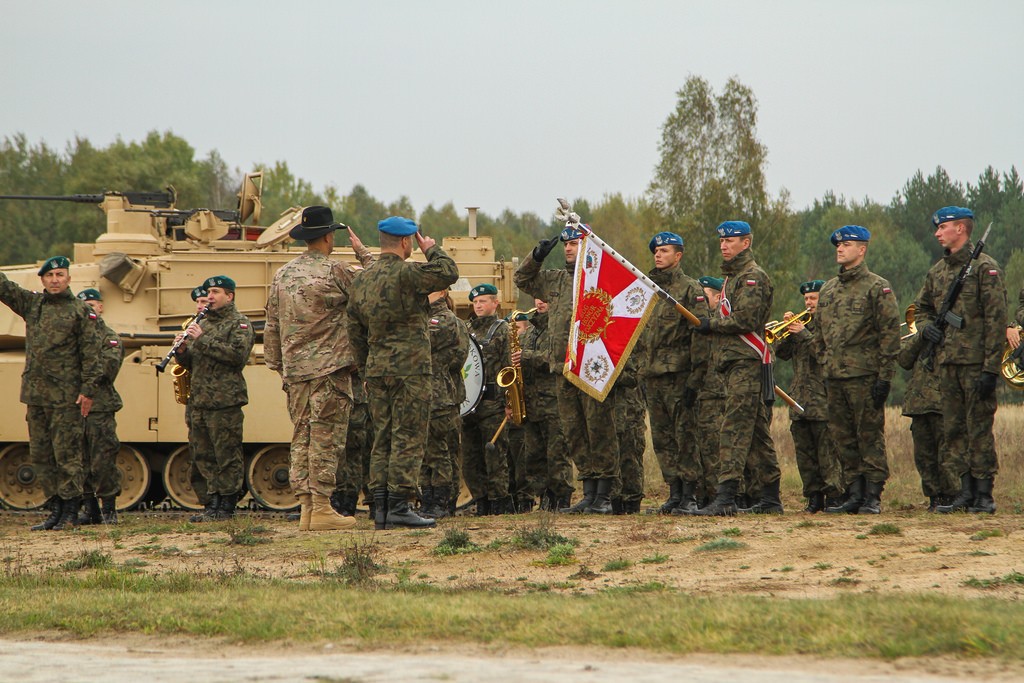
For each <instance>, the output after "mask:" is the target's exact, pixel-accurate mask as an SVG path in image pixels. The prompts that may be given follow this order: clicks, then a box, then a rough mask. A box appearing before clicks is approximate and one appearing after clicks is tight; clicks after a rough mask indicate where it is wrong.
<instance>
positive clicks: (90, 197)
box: [0, 188, 176, 209]
mask: <svg viewBox="0 0 1024 683" xmlns="http://www.w3.org/2000/svg"><path fill="white" fill-rule="evenodd" d="M108 195H113V196H115V197H124V198H125V199H127V200H128V203H129V204H133V205H136V206H151V207H154V208H159V209H168V208H171V207H173V206H174V202H175V199H176V196H175V192H174V189H173V188H167V191H166V192H106V193H100V194H65V195H52V194H51V195H41V194H0V199H24V200H28V201H34V202H75V203H76V204H102V203H103V200H104V199H106V197H107V196H108Z"/></svg>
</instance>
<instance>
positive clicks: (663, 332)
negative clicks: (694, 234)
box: [634, 232, 707, 514]
mask: <svg viewBox="0 0 1024 683" xmlns="http://www.w3.org/2000/svg"><path fill="white" fill-rule="evenodd" d="M647 247H648V248H649V249H650V250H651V253H652V254H653V255H654V269H653V270H651V271H650V272H649V273H648V275H649V276H650V278H651V280H652V281H654V283H655V284H657V285H658V286H659V287H661V288H662V289H664V290H665V291H666V292H668V293H669V294H671V295H672V298H674V299H675V300H676V301H678V302H679V303H681V304H682V305H683V306H686V307H687V308H689V309H695V310H696V311H697V315H702V314H704V312H705V311H704V310H702V309H706V303H705V301H704V290H703V288H702V287H701V286H700V284H699V283H698V282H697V281H696V280H694V279H693V278H692V277H689V276H688V275H687V274H686V273H685V272H683V268H682V265H681V263H682V259H683V250H684V244H683V238H682V237H680V236H679V235H677V234H676V233H674V232H659V233H658V234H657V235H655V236H654V237H652V238H651V241H650V243H649V244H648V245H647ZM644 335H645V337H646V339H645V343H646V346H647V358H646V362H644V363H643V369H642V372H643V379H644V385H645V387H646V389H647V395H648V397H649V399H650V401H649V411H650V416H651V440H652V441H653V443H654V454H655V455H656V456H657V457H658V465H659V466H660V467H661V476H662V478H663V479H664V480H665V483H666V484H668V485H669V497H668V500H666V501H665V502H664V504H662V506H661V510H660V512H661V513H662V514H670V513H671V512H672V511H673V510H675V509H677V508H681V509H682V510H683V511H690V512H693V511H694V510H696V509H697V485H698V480H699V479H700V477H701V471H700V463H699V456H698V446H697V434H696V426H697V411H696V407H697V394H698V392H699V390H700V387H701V385H703V384H704V374H705V373H706V372H707V356H706V355H705V354H704V353H702V351H703V350H704V348H705V343H704V340H703V339H702V338H701V337H699V336H698V335H696V334H694V332H693V325H691V324H690V323H689V322H688V321H687V320H686V318H684V317H683V316H682V315H680V314H679V311H677V310H676V309H675V307H674V306H672V305H671V304H669V303H668V302H666V301H663V300H662V299H658V300H656V301H655V304H654V311H653V314H652V316H651V319H650V322H648V324H647V327H646V329H645V330H644ZM634 352H635V351H634Z"/></svg>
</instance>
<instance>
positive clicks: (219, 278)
mask: <svg viewBox="0 0 1024 683" xmlns="http://www.w3.org/2000/svg"><path fill="white" fill-rule="evenodd" d="M203 287H204V288H205V289H206V290H209V289H210V287H220V288H221V289H226V290H227V291H229V292H233V291H235V281H234V280H232V279H231V278H229V277H228V276H227V275H214V276H213V277H208V278H206V281H205V282H204V283H203ZM207 293H209V291H207Z"/></svg>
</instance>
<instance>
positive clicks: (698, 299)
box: [694, 296, 706, 301]
mask: <svg viewBox="0 0 1024 683" xmlns="http://www.w3.org/2000/svg"><path fill="white" fill-rule="evenodd" d="M694 301H706V299H705V298H704V297H702V296H698V297H697V298H696V299H694Z"/></svg>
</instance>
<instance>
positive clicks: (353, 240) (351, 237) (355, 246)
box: [345, 225, 363, 251]
mask: <svg viewBox="0 0 1024 683" xmlns="http://www.w3.org/2000/svg"><path fill="white" fill-rule="evenodd" d="M345 228H346V229H347V230H348V241H349V244H351V245H352V250H353V251H359V250H360V249H362V248H363V241H362V240H361V239H359V235H357V234H356V231H355V230H353V229H352V228H350V227H349V226H347V225H346V226H345Z"/></svg>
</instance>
